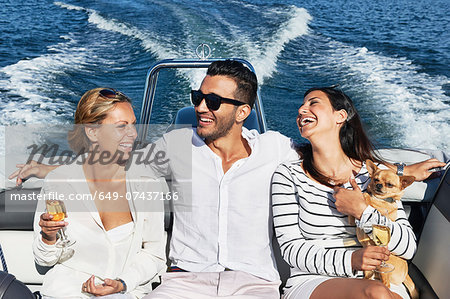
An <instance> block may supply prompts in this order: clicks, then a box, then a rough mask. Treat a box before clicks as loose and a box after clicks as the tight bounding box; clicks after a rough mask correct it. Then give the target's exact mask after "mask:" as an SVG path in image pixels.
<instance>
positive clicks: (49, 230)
mask: <svg viewBox="0 0 450 299" xmlns="http://www.w3.org/2000/svg"><path fill="white" fill-rule="evenodd" d="M53 218H54V216H53V215H52V214H50V213H43V214H41V217H40V220H39V226H40V227H41V235H42V240H43V241H44V243H46V244H49V245H54V244H55V243H56V241H57V239H58V238H57V234H58V231H59V230H60V229H62V228H64V227H66V226H67V225H68V223H67V222H65V221H62V220H61V221H54V220H53Z"/></svg>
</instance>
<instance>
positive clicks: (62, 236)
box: [59, 227, 67, 241]
mask: <svg viewBox="0 0 450 299" xmlns="http://www.w3.org/2000/svg"><path fill="white" fill-rule="evenodd" d="M59 233H60V234H61V241H66V240H67V235H66V232H65V231H64V227H63V228H61V229H60V230H59Z"/></svg>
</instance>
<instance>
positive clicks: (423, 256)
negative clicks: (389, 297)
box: [409, 169, 450, 298]
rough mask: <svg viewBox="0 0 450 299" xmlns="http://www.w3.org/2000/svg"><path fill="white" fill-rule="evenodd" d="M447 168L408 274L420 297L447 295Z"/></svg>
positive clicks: (449, 225) (449, 270) (449, 271)
mask: <svg viewBox="0 0 450 299" xmlns="http://www.w3.org/2000/svg"><path fill="white" fill-rule="evenodd" d="M449 194H450V172H449V170H448V169H447V171H446V172H445V174H444V176H443V178H442V180H441V182H440V185H439V187H438V190H437V192H436V194H435V196H434V198H433V201H432V204H431V208H430V210H429V212H428V215H427V217H426V219H425V224H424V226H423V230H422V233H421V234H420V236H419V239H418V246H417V252H416V254H415V256H414V258H413V260H412V263H411V264H410V266H409V275H410V276H411V278H412V279H413V281H414V283H415V285H416V288H417V289H418V291H419V294H420V298H446V297H447V296H448V295H449V294H450V284H449V283H448V280H447V279H448V277H450V259H449V258H448V245H449V244H450V234H449V231H450V198H449Z"/></svg>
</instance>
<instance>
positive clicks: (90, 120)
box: [67, 87, 131, 155]
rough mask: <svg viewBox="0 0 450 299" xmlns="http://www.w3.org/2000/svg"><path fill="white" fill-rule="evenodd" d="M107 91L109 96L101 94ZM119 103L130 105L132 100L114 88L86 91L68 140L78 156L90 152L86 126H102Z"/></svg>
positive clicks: (78, 107) (79, 103)
mask: <svg viewBox="0 0 450 299" xmlns="http://www.w3.org/2000/svg"><path fill="white" fill-rule="evenodd" d="M103 90H106V91H108V92H109V94H108V96H104V95H102V94H101V93H100V92H102V91H103ZM117 103H130V104H131V99H130V98H129V97H127V96H126V95H124V94H123V93H121V92H120V91H116V90H115V89H112V88H103V87H98V88H94V89H91V90H88V91H86V92H85V93H84V94H83V96H82V97H81V99H80V101H79V102H78V105H77V110H76V111H75V122H74V123H75V125H74V127H73V129H72V130H71V131H69V133H68V134H67V140H68V142H69V145H70V148H71V149H72V150H73V151H74V152H75V153H76V154H78V155H80V154H83V153H85V152H87V151H88V150H89V147H90V146H91V142H90V140H89V138H88V137H87V136H86V133H85V131H84V127H85V126H83V125H84V124H101V123H102V121H103V120H104V119H105V118H106V116H107V114H108V112H109V111H110V110H112V109H113V108H114V107H115V106H116V104H117Z"/></svg>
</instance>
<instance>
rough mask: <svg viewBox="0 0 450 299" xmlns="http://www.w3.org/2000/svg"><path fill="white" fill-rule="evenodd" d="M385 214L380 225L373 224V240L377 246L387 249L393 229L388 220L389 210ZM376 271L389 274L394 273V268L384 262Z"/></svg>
mask: <svg viewBox="0 0 450 299" xmlns="http://www.w3.org/2000/svg"><path fill="white" fill-rule="evenodd" d="M383 212H384V213H381V214H382V215H383V216H385V217H380V221H379V223H374V224H372V237H371V239H372V240H373V241H374V243H375V245H377V246H381V247H386V246H388V244H389V241H390V240H391V229H390V227H389V224H388V220H387V217H388V210H385V211H383ZM374 271H375V272H379V273H389V272H392V271H394V266H393V265H391V264H388V263H386V262H385V261H382V262H381V264H380V266H378V267H377V268H376V269H375V270H374Z"/></svg>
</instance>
